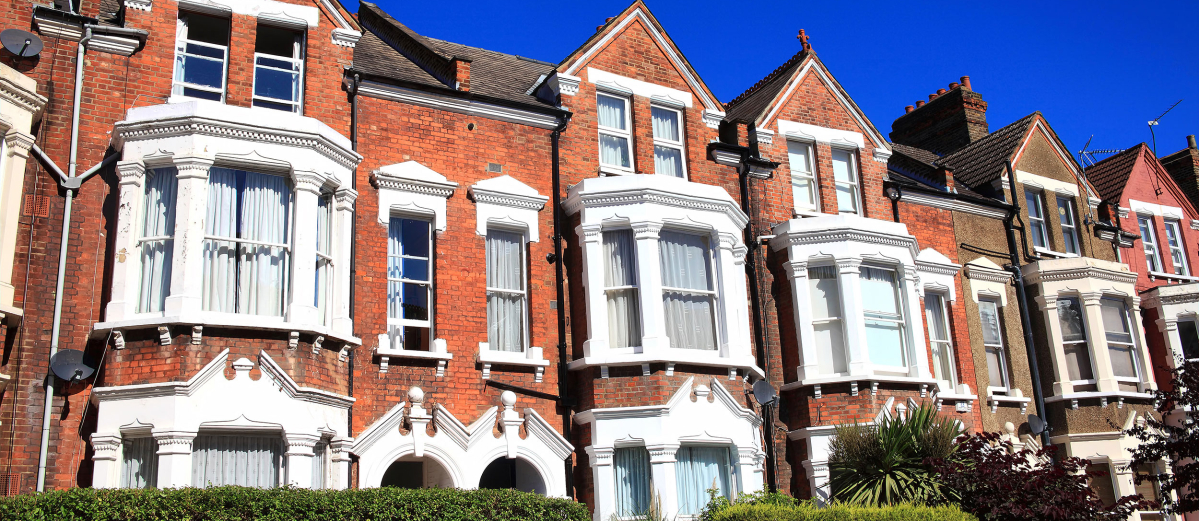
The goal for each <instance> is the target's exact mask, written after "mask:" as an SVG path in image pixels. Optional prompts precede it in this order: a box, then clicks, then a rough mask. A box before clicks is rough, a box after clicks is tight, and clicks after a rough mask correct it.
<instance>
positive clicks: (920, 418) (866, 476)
mask: <svg viewBox="0 0 1199 521" xmlns="http://www.w3.org/2000/svg"><path fill="white" fill-rule="evenodd" d="M961 433H962V428H961V425H960V424H959V423H958V422H956V421H954V420H953V419H950V418H946V417H944V416H941V415H940V414H939V413H938V412H937V408H936V407H934V406H933V405H931V404H928V403H924V404H921V405H920V406H919V407H917V408H915V409H912V410H910V411H908V413H907V414H905V415H903V416H901V417H898V418H884V419H883V420H882V421H881V422H879V423H878V424H877V425H839V426H837V429H836V433H835V435H834V437H833V440H832V442H831V443H830V444H829V470H830V474H831V475H830V478H829V485H830V489H831V493H832V499H834V500H836V501H844V502H847V503H852V504H855V505H863V506H881V505H895V504H900V503H916V504H938V503H943V502H945V501H949V500H953V499H956V498H955V497H953V495H952V491H950V490H946V489H945V488H944V487H943V486H942V485H941V480H940V479H939V476H938V475H937V474H936V473H935V472H933V469H932V467H931V466H930V465H928V464H926V460H928V459H930V458H931V459H938V460H940V459H945V458H949V457H950V456H951V455H952V454H953V453H954V451H955V450H956V449H957V445H956V442H955V441H954V440H955V439H956V438H957V437H958V436H959V435H961Z"/></svg>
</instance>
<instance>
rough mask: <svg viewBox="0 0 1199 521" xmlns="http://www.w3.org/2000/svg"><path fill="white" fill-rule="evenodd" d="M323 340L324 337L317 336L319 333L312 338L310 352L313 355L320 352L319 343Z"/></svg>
mask: <svg viewBox="0 0 1199 521" xmlns="http://www.w3.org/2000/svg"><path fill="white" fill-rule="evenodd" d="M324 341H325V337H323V336H319V335H318V336H317V337H316V338H314V339H313V340H312V354H314V355H319V354H321V343H323V342H324Z"/></svg>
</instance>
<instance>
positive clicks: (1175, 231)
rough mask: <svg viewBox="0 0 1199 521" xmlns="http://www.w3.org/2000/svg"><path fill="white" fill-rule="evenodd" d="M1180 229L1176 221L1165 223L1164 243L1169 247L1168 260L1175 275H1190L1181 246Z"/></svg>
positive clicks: (1184, 251) (1185, 255) (1184, 252)
mask: <svg viewBox="0 0 1199 521" xmlns="http://www.w3.org/2000/svg"><path fill="white" fill-rule="evenodd" d="M1182 240H1183V239H1182V228H1181V227H1180V226H1178V221H1166V243H1167V244H1168V245H1169V246H1170V260H1171V261H1173V264H1174V274H1175V275H1190V274H1191V269H1190V266H1188V265H1187V254H1186V250H1185V249H1184V248H1183V246H1182Z"/></svg>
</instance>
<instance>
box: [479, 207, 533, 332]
mask: <svg viewBox="0 0 1199 521" xmlns="http://www.w3.org/2000/svg"><path fill="white" fill-rule="evenodd" d="M524 269H525V266H524V237H522V236H521V235H520V234H517V233H512V232H506V231H499V230H489V231H488V232H487V286H488V287H489V288H496V289H502V290H510V291H520V292H523V291H524ZM525 310H526V308H525V296H524V295H523V294H519V293H509V292H502V291H501V292H497V291H489V292H488V295H487V326H488V327H487V341H488V344H489V346H490V348H491V350H493V351H508V352H521V351H524V346H525Z"/></svg>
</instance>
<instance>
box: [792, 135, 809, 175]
mask: <svg viewBox="0 0 1199 521" xmlns="http://www.w3.org/2000/svg"><path fill="white" fill-rule="evenodd" d="M811 155H812V148H811V146H810V145H808V144H807V143H800V142H798V141H788V142H787V161H788V166H789V168H791V174H792V175H793V176H794V175H795V174H796V173H800V174H806V175H811V173H812V161H811Z"/></svg>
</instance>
